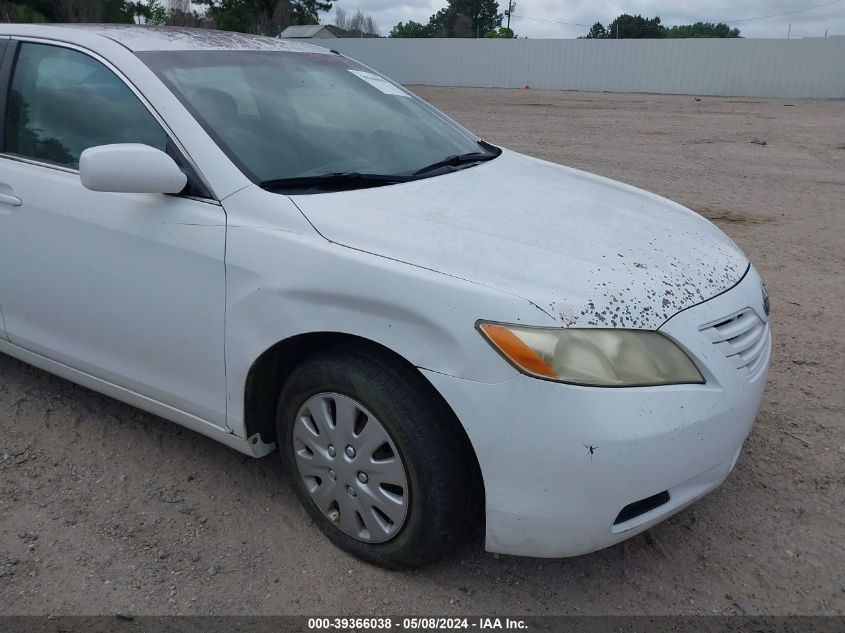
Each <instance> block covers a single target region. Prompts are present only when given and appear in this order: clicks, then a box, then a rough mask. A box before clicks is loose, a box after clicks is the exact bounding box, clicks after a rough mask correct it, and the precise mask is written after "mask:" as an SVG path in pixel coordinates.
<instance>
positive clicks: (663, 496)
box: [613, 490, 669, 525]
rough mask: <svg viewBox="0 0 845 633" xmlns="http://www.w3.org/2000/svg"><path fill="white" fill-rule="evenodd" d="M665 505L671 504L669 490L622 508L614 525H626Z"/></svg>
mask: <svg viewBox="0 0 845 633" xmlns="http://www.w3.org/2000/svg"><path fill="white" fill-rule="evenodd" d="M664 503H669V491H668V490H664V491H663V492H658V493H657V494H656V495H653V496H651V497H646V498H645V499H640V500H639V501H634V503H629V504H628V505H626V506H625V507H624V508H622V511H621V512H620V513H619V515H618V516H617V517H616V520H615V521H614V522H613V525H619V524H620V523H625V522H626V521H630V520H631V519H635V518H637V517H638V516H640V515H641V514H645V513H646V512H650V511H652V510H654V509H655V508H659V507H660V506H662V505H663V504H664Z"/></svg>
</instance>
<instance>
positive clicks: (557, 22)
mask: <svg viewBox="0 0 845 633" xmlns="http://www.w3.org/2000/svg"><path fill="white" fill-rule="evenodd" d="M836 1H837V2H843V1H845V0H836ZM511 17H513V19H514V20H531V21H532V22H548V23H550V24H565V25H566V26H586V27H587V28H590V27H591V26H592V24H581V23H580V22H561V21H560V20H544V19H543V18H529V17H527V16H525V15H519V14H517V13H514V14H513V15H512V16H511Z"/></svg>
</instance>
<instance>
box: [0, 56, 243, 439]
mask: <svg viewBox="0 0 845 633" xmlns="http://www.w3.org/2000/svg"><path fill="white" fill-rule="evenodd" d="M9 49H15V50H14V51H7V55H6V60H5V62H6V63H4V64H3V69H4V72H3V73H0V78H2V77H4V76H5V77H8V98H7V99H6V104H5V106H6V107H5V113H3V119H4V130H3V132H4V133H3V135H2V136H3V138H2V139H0V141H2V147H1V148H0V149H2V153H0V298H2V301H3V316H4V319H5V327H6V333H7V336H8V340H9V341H10V342H11V343H12V344H14V345H17V346H19V347H22V348H25V349H27V350H29V351H31V352H35V353H37V354H40V355H42V356H44V357H47V358H49V359H52V360H54V361H58V362H60V363H63V364H65V365H68V366H70V367H73V368H75V369H77V370H80V371H83V372H85V373H88V374H90V375H92V376H95V377H97V378H100V379H103V380H105V381H108V382H110V383H112V384H115V385H118V386H120V387H123V388H126V389H129V390H131V391H133V392H135V393H139V394H141V395H144V396H147V397H149V398H152V399H154V400H157V401H159V402H162V403H165V404H167V405H169V406H171V407H174V408H176V409H178V410H180V411H183V412H186V413H189V414H191V415H194V416H197V417H199V418H202V419H203V420H205V421H207V422H211V423H212V424H216V425H219V426H225V409H226V398H225V392H226V390H225V369H224V358H223V354H224V346H223V343H224V336H223V326H224V318H225V316H224V315H225V277H224V249H225V214H224V210H223V208H222V206H220V204H219V203H217V202H215V201H213V200H210V199H203V198H198V197H196V196H186V195H181V196H173V195H163V194H125V193H102V192H94V191H89V190H88V189H85V188H84V187H83V186H82V184H81V182H80V179H79V174H78V171H77V166H78V161H79V155H80V153H81V152H82V151H83V150H84V149H86V148H87V147H91V146H97V145H104V144H110V143H145V144H147V145H151V146H153V147H156V148H158V149H162V150H166V151H168V152H169V153H171V155H172V156H173V155H175V156H176V157H177V162H180V160H178V159H180V156H179V155H178V150H175V149H174V148H175V143H174V141H173V139H171V138H170V137H169V136H168V132H166V131H165V129H164V127H163V126H162V125H161V123H160V121H159V119H157V117H156V115H154V114H153V113H152V111H151V109H150V108H149V107H148V105H147V104H146V103H145V102H144V101H143V100H142V99H141V98H140V97H139V95H138V94H137V93H136V92H134V91H133V89H132V88H130V86H129V85H128V83H127V82H126V81H124V79H123V78H122V77H121V76H119V75H118V73H117V71H116V70H115V69H113V68H111V67H110V66H109V65H107V63H106V62H105V61H104V60H99V59H96V58H95V57H94V56H93V55H92V54H90V53H88V52H87V51H83V50H78V49H75V48H73V47H71V46H69V45H68V46H65V45H56V44H54V43H53V44H47V43H41V42H36V41H23V42H17V41H15V40H14V39H13V40H12V42H11V43H10V45H9ZM10 53H12V54H10ZM10 58H11V59H10ZM181 160H182V162H183V168H185V169H186V171H189V167H188V165H187V161H186V160H184V156H182V157H181ZM192 179H194V180H195V178H192ZM193 193H196V192H193Z"/></svg>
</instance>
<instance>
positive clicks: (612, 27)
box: [584, 13, 741, 40]
mask: <svg viewBox="0 0 845 633" xmlns="http://www.w3.org/2000/svg"><path fill="white" fill-rule="evenodd" d="M683 37H741V36H740V34H739V29H732V28H731V27H730V26H728V25H727V24H725V23H724V22H719V23H718V24H714V23H712V22H696V23H695V24H683V25H680V26H668V27H667V26H664V25H663V24H662V23H661V22H660V16H655V17H653V18H644V17H643V16H641V15H629V14H628V13H623V14H622V15H620V16H619V17H617V18H616V19H615V20H613V22H611V23H610V24H608V25H607V26H604V25H603V24H602V23H601V22H596V23H595V24H594V25H593V26H592V27H590V31H589V33H587V34H586V35H585V36H584V39H588V40H610V39H617V38H618V39H620V40H621V39H644V38H650V39H660V38H683Z"/></svg>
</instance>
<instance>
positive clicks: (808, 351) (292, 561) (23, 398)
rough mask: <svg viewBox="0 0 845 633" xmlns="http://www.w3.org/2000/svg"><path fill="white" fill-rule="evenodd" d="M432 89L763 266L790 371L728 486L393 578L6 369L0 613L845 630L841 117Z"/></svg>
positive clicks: (259, 468)
mask: <svg viewBox="0 0 845 633" xmlns="http://www.w3.org/2000/svg"><path fill="white" fill-rule="evenodd" d="M417 90H418V92H419V93H420V94H421V95H422V96H423V97H424V98H426V99H428V100H430V101H432V102H433V103H434V104H435V105H437V106H439V107H441V108H442V109H443V110H445V111H446V112H447V113H449V114H450V115H452V116H453V117H454V118H456V119H457V120H458V121H461V122H462V123H464V124H465V125H467V126H468V127H470V128H471V129H474V130H475V131H477V132H478V133H480V134H482V135H483V136H485V137H486V138H488V139H490V140H491V141H493V142H496V143H500V144H503V145H506V146H508V147H511V148H512V149H516V150H519V151H522V152H525V153H528V154H532V155H534V156H539V157H542V158H546V159H549V160H552V161H556V162H559V163H563V164H566V165H571V166H575V167H579V168H584V169H587V170H590V171H595V172H598V173H601V174H603V175H606V176H610V177H612V178H616V179H619V180H624V181H626V182H629V183H631V184H633V185H637V186H640V187H644V188H646V189H650V190H652V191H655V192H657V193H660V194H662V195H665V196H668V197H670V198H673V199H675V200H677V201H679V202H681V203H683V204H686V205H687V206H689V207H691V208H693V209H695V210H697V211H698V212H700V213H702V214H704V215H705V216H706V217H708V218H710V219H712V220H714V221H715V222H716V223H717V224H718V225H719V226H720V227H722V228H723V229H724V230H725V231H727V232H728V233H729V234H730V235H731V237H733V238H734V239H735V240H736V241H737V242H738V243H739V244H740V245H741V246H742V247H743V248H744V249H745V251H746V252H747V253H748V255H749V256H750V257H751V258H752V259H753V260H754V262H755V263H756V265H757V266H758V268H759V269H760V271H761V273H762V274H763V276H764V278H765V279H766V281H767V283H768V285H769V288H770V292H771V295H772V305H773V315H774V324H775V325H774V335H775V347H776V351H775V356H774V363H773V367H772V372H771V378H770V384H769V389H768V391H767V394H766V397H765V399H764V402H763V406H762V410H761V412H760V416H759V419H758V421H757V425H756V427H755V429H754V431H753V433H752V435H751V437H750V439H749V441H748V442H747V444H746V449H745V451H744V452H743V454H742V457H741V458H740V460H739V463H738V465H737V467H736V469H735V471H734V472H733V474H732V475H731V476H730V478H729V479H728V481H727V482H726V483H725V484H724V485H723V486H722V487H721V488H720V489H719V490H717V491H716V492H714V493H713V494H711V495H710V496H709V497H707V498H705V499H704V500H702V501H701V502H699V503H697V504H695V505H694V506H693V507H691V508H689V509H687V510H686V511H684V512H682V513H680V514H678V515H676V516H675V517H673V518H672V519H670V520H669V521H667V522H665V523H663V524H662V525H660V526H658V527H656V528H655V529H653V530H651V531H650V532H648V533H645V534H643V535H640V536H638V537H636V538H634V539H632V540H630V541H628V542H626V543H624V544H620V545H618V546H615V547H612V548H610V549H607V550H604V551H601V552H598V553H595V554H592V555H589V556H583V557H579V558H574V559H565V560H531V559H518V558H510V557H505V556H502V557H494V556H492V555H489V554H486V553H484V552H483V551H482V549H481V546H480V545H479V544H475V545H469V546H467V548H466V549H465V550H464V551H463V552H461V553H460V555H459V556H458V557H457V558H455V559H453V560H450V561H448V562H444V563H441V564H438V565H436V566H433V567H430V568H427V569H425V570H422V571H419V572H415V573H395V572H386V571H383V570H380V569H376V568H374V567H370V566H367V565H365V564H362V563H359V562H357V561H355V560H354V559H352V558H350V557H348V556H346V555H345V554H343V553H341V552H340V551H338V550H336V549H335V548H334V547H332V546H331V545H330V544H329V543H328V541H327V540H325V539H324V538H323V537H322V536H321V535H320V534H319V533H318V531H317V530H316V529H315V528H314V527H313V526H312V525H311V524H310V523H309V521H308V519H307V517H306V515H305V513H304V512H303V511H302V510H301V509H300V508H299V506H298V504H297V503H296V500H295V499H294V497H293V494H292V493H291V491H290V490H289V489H288V487H287V485H286V482H285V480H284V477H283V476H282V474H281V469H280V467H279V464H278V461H277V460H276V459H275V458H267V459H264V460H260V461H257V460H250V459H248V458H244V457H243V456H241V455H240V454H238V453H236V452H234V451H232V450H229V449H226V448H224V447H223V446H221V445H218V444H215V443H214V442H212V441H211V440H208V439H205V438H203V437H201V436H199V435H196V434H194V433H192V432H190V431H187V430H183V429H180V428H179V427H177V426H175V425H172V424H169V423H167V422H165V421H163V420H161V419H159V418H156V417H154V416H151V415H147V414H145V413H142V412H140V411H138V410H136V409H133V408H131V407H128V406H126V405H123V404H120V403H118V402H116V401H114V400H110V399H108V398H105V397H102V396H99V395H97V394H95V393H93V392H90V391H88V390H86V389H82V388H80V387H76V386H74V385H72V384H70V383H68V382H65V381H63V380H60V379H58V378H54V377H52V376H49V375H48V374H46V373H44V372H41V371H38V370H36V369H33V368H30V367H28V366H26V365H24V364H22V363H19V362H17V361H15V360H12V359H10V358H7V357H3V356H0V376H2V379H1V380H0V528H1V529H0V613H3V614H13V613H14V614H43V613H67V614H112V613H116V612H120V613H132V614H186V613H192V614H211V613H213V614H236V613H237V614H370V613H378V614H382V613H395V614H407V613H417V614H421V613H422V614H458V613H460V614H490V613H500V614H535V615H540V614H598V613H602V614H633V613H648V614H710V613H720V614H728V613H765V614H816V613H840V614H841V613H843V612H845V511H844V510H845V474H843V473H845V391H843V388H842V376H843V375H845V353H844V352H845V343H843V334H844V333H845V316H843V315H845V277H843V267H844V266H845V216H843V202H845V102H832V101H831V102H813V101H795V102H788V103H787V102H783V101H752V100H746V99H716V98H703V99H701V100H694V99H693V98H692V97H679V96H651V95H611V94H589V93H564V92H540V91H533V90H524V91H523V90H482V89H447V88H418V89H417ZM755 139H756V140H761V141H762V140H765V141H766V142H767V145H765V146H762V145H758V144H752V143H751V141H752V140H755ZM503 186H506V184H505V183H503ZM7 272H8V271H7Z"/></svg>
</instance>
